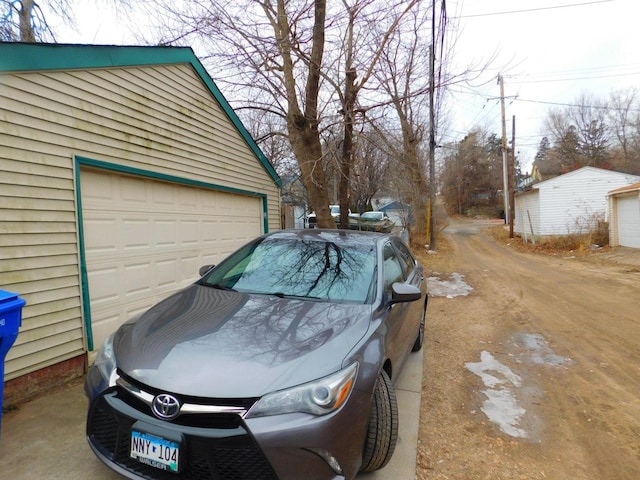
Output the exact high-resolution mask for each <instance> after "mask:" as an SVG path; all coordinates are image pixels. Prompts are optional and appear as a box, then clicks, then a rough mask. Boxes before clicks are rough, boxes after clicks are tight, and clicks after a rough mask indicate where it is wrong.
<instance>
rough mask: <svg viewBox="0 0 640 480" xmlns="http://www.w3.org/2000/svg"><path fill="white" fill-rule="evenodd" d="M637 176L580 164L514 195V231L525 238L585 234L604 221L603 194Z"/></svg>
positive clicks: (628, 182)
mask: <svg viewBox="0 0 640 480" xmlns="http://www.w3.org/2000/svg"><path fill="white" fill-rule="evenodd" d="M636 182H640V176H636V175H628V174H625V173H620V172H614V171H611V170H603V169H600V168H595V167H582V168H580V169H578V170H574V171H572V172H569V173H566V174H564V175H560V176H558V177H554V178H551V179H549V180H546V181H544V182H540V183H537V184H534V185H533V186H532V188H531V189H530V190H526V191H524V192H518V193H516V195H515V216H516V218H515V223H514V231H515V232H517V233H519V234H520V235H522V236H524V237H525V238H526V237H529V236H534V237H538V236H549V235H567V234H584V233H589V232H590V231H592V230H593V229H595V228H596V227H597V226H598V222H601V221H608V200H607V194H608V193H609V192H610V191H611V190H614V189H616V188H620V187H623V186H627V185H630V184H633V183H636Z"/></svg>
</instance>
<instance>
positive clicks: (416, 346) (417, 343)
mask: <svg viewBox="0 0 640 480" xmlns="http://www.w3.org/2000/svg"><path fill="white" fill-rule="evenodd" d="M426 318H427V301H425V302H424V308H423V309H422V318H420V328H418V335H417V336H416V341H415V342H414V343H413V347H411V351H412V352H418V351H420V350H421V349H422V344H423V343H424V325H425V321H426Z"/></svg>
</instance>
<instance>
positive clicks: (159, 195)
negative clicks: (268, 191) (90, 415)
mask: <svg viewBox="0 0 640 480" xmlns="http://www.w3.org/2000/svg"><path fill="white" fill-rule="evenodd" d="M81 191H82V217H83V220H82V224H83V236H84V256H85V263H86V271H87V279H88V284H89V285H88V287H89V288H88V291H89V295H90V298H89V305H90V310H91V315H90V318H91V329H90V331H91V332H92V336H93V344H94V346H95V348H97V347H98V346H99V345H101V343H102V341H103V340H104V339H105V338H106V337H107V336H108V335H109V334H110V333H112V332H113V331H115V329H116V328H117V327H118V326H119V325H121V324H122V323H123V322H124V321H126V320H127V319H128V318H130V317H131V316H133V315H135V314H136V313H139V312H141V311H143V310H145V309H147V308H149V307H150V306H151V305H152V304H153V303H155V302H157V301H158V300H160V299H162V298H164V297H166V296H167V295H169V294H170V293H172V292H174V291H175V290H177V289H179V288H181V287H184V286H186V285H188V284H189V283H191V282H193V281H194V280H195V279H196V278H197V272H198V269H199V267H200V266H202V265H205V264H212V263H216V262H217V261H219V259H221V258H223V257H224V256H225V255H226V254H228V253H230V252H232V251H233V250H235V249H236V248H238V247H240V246H241V245H243V244H244V243H246V242H247V241H249V240H250V239H252V238H254V237H256V236H258V235H260V234H261V233H262V205H261V203H262V202H261V199H259V198H255V197H250V196H246V195H238V194H232V193H226V192H220V191H216V190H213V189H204V188H197V187H193V186H188V185H181V184H178V183H170V182H165V181H158V180H154V179H149V178H139V177H135V176H131V175H122V174H118V173H112V172H105V171H100V170H93V169H88V170H83V171H82V172H81Z"/></svg>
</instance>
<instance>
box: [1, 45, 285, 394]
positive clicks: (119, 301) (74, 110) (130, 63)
mask: <svg viewBox="0 0 640 480" xmlns="http://www.w3.org/2000/svg"><path fill="white" fill-rule="evenodd" d="M0 171H1V172H2V175H0V288H2V289H3V290H8V291H11V292H16V293H19V294H20V295H21V297H22V298H24V299H25V300H26V301H27V304H26V306H25V308H24V309H23V322H22V327H21V329H20V332H19V335H18V339H17V341H16V343H15V344H14V346H13V347H12V349H11V350H10V351H9V354H8V355H7V361H6V369H5V373H6V375H5V379H6V380H7V385H6V388H5V393H7V396H11V395H12V394H13V393H15V394H16V395H18V393H19V391H33V390H37V389H38V385H39V384H45V383H52V382H53V383H55V382H56V381H61V380H64V379H65V378H69V377H72V376H74V375H77V374H78V373H79V374H82V373H83V372H84V368H85V367H86V363H87V360H88V358H89V352H92V351H95V350H96V349H97V348H99V347H100V345H101V343H102V340H103V339H104V338H105V337H106V336H107V335H109V334H110V333H111V332H113V331H114V330H115V329H116V328H117V327H118V326H119V325H120V324H122V323H123V322H124V321H125V320H127V319H128V318H130V317H131V316H132V315H135V314H136V313H137V312H140V311H143V310H145V309H146V308H148V307H149V306H151V305H152V304H154V303H155V302H157V301H158V300H159V299H161V298H163V297H165V296H167V295H168V294H170V293H172V292H173V291H175V290H176V289H179V288H181V287H183V286H186V285H187V284H189V283H191V282H193V281H194V280H196V279H197V275H198V268H199V267H200V266H201V265H203V264H210V263H217V262H218V261H219V260H220V259H222V258H223V257H224V256H225V255H226V254H228V253H230V252H231V251H233V250H235V249H236V248H238V247H240V246H241V245H242V244H244V243H246V242H247V241H249V239H251V238H254V237H256V236H258V235H260V234H262V233H265V232H267V231H269V230H272V229H279V228H280V186H281V180H280V178H279V177H278V175H277V174H276V172H275V170H274V169H273V167H272V165H271V163H270V162H269V161H268V159H267V158H266V157H265V156H264V154H263V153H262V152H261V150H260V149H259V148H258V146H257V145H256V143H255V142H254V140H253V139H252V138H251V136H250V135H249V133H248V132H247V130H246V129H245V127H244V126H243V125H242V123H241V122H240V120H239V119H238V117H237V115H236V114H235V112H234V111H233V109H232V108H231V107H230V106H229V104H228V103H227V101H226V100H225V98H224V96H223V95H222V94H221V92H220V91H219V90H218V88H217V87H216V85H215V84H214V82H213V80H212V79H211V77H210V76H209V74H208V73H207V72H206V70H205V69H204V67H203V65H202V64H201V63H200V61H199V60H198V59H197V58H196V56H195V55H194V53H193V51H192V50H191V49H190V48H176V47H114V46H89V45H49V44H20V43H0ZM56 379H57V380H56ZM43 388H44V386H43Z"/></svg>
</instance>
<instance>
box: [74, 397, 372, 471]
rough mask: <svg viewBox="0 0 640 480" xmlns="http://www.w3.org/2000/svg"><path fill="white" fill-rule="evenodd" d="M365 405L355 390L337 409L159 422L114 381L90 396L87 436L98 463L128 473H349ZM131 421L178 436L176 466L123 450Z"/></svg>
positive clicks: (356, 460)
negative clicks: (337, 466)
mask: <svg viewBox="0 0 640 480" xmlns="http://www.w3.org/2000/svg"><path fill="white" fill-rule="evenodd" d="M369 408H370V399H369V397H368V396H367V395H364V394H362V393H360V392H358V391H357V390H355V391H353V392H352V397H351V398H350V400H349V402H348V403H347V404H346V405H345V406H344V408H343V409H341V410H340V411H338V412H336V413H335V414H333V415H327V416H325V417H312V416H310V415H303V414H290V415H277V416H272V417H261V418H256V419H247V420H245V419H243V418H242V417H241V416H239V415H236V414H215V415H213V414H208V415H182V416H180V417H178V418H177V419H175V420H173V421H164V420H160V419H158V418H156V417H155V416H153V415H152V414H151V412H150V409H149V407H148V406H147V405H146V404H144V403H143V402H140V401H139V400H137V399H136V398H135V397H133V396H131V395H130V394H129V393H128V392H127V391H126V390H123V389H122V388H120V387H114V388H111V389H108V390H106V391H105V392H103V393H102V394H100V395H98V396H97V397H96V398H95V399H94V401H92V403H91V406H90V409H89V414H88V417H87V439H88V441H89V444H90V446H91V448H92V449H93V451H94V452H95V454H96V455H97V456H98V457H99V458H100V459H101V460H102V461H103V462H104V463H106V464H107V465H108V466H109V467H111V468H112V469H114V470H116V471H117V472H119V473H120V474H122V475H124V476H126V477H128V478H131V479H151V480H156V479H157V480H165V479H170V480H176V479H193V480H196V479H198V480H205V479H211V480H299V479H300V478H304V479H305V480H342V479H352V478H353V477H355V475H356V473H357V471H358V469H359V467H360V463H361V452H362V448H363V442H364V438H365V434H366V428H367V419H368V412H369ZM134 425H135V429H136V430H137V429H141V430H144V431H148V432H152V433H154V434H156V435H158V436H161V437H164V438H169V439H180V440H179V441H180V450H181V453H182V457H181V464H182V465H183V467H182V468H181V470H180V472H179V473H177V474H176V473H172V472H167V471H163V470H160V469H158V468H155V467H152V466H149V465H145V464H143V463H140V462H138V461H137V460H134V459H132V458H130V457H129V450H130V445H131V431H132V429H133V428H134ZM325 452H326V453H328V454H331V455H333V456H334V457H335V458H336V460H337V461H338V463H339V464H340V467H341V469H342V473H337V472H336V471H334V470H333V469H332V468H331V467H330V466H329V464H328V463H327V461H326V460H325V459H323V458H322V455H323V454H325ZM325 456H326V455H325Z"/></svg>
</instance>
